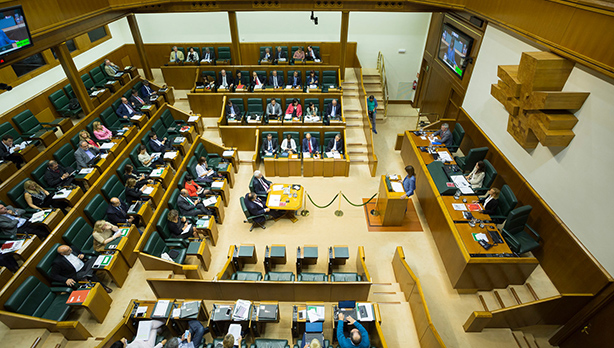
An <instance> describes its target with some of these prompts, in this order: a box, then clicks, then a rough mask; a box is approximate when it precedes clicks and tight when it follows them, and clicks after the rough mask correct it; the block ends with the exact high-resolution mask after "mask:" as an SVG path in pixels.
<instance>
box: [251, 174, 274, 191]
mask: <svg viewBox="0 0 614 348" xmlns="http://www.w3.org/2000/svg"><path fill="white" fill-rule="evenodd" d="M253 181H254V184H253V189H254V192H255V193H256V194H257V195H258V196H263V197H266V196H267V194H268V193H269V192H271V182H270V181H268V180H267V179H266V178H265V177H264V175H262V173H261V172H260V171H259V170H257V171H255V172H254V180H253Z"/></svg>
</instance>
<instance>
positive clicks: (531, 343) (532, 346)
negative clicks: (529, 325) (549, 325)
mask: <svg viewBox="0 0 614 348" xmlns="http://www.w3.org/2000/svg"><path fill="white" fill-rule="evenodd" d="M523 334H524V338H525V340H526V342H527V343H528V344H529V347H530V348H540V347H539V346H538V345H537V343H535V336H533V334H530V333H528V332H523Z"/></svg>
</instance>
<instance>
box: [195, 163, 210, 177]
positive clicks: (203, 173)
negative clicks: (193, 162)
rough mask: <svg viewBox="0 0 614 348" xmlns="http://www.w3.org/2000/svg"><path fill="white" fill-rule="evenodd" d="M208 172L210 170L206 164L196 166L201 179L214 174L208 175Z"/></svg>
mask: <svg viewBox="0 0 614 348" xmlns="http://www.w3.org/2000/svg"><path fill="white" fill-rule="evenodd" d="M208 172H209V170H208V169H207V166H206V165H205V164H202V165H197V166H196V174H198V177H199V178H201V177H203V176H208V175H211V174H212V173H210V174H208Z"/></svg>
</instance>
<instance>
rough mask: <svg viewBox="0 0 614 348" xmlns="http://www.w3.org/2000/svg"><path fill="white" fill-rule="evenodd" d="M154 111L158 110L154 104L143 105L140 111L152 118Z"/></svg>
mask: <svg viewBox="0 0 614 348" xmlns="http://www.w3.org/2000/svg"><path fill="white" fill-rule="evenodd" d="M156 111H158V107H157V106H156V104H149V105H143V107H142V108H141V112H142V113H144V114H145V115H147V118H152V117H153V115H154V114H155V113H156Z"/></svg>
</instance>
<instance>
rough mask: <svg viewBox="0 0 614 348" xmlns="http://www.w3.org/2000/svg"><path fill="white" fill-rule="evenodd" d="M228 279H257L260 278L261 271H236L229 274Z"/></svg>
mask: <svg viewBox="0 0 614 348" xmlns="http://www.w3.org/2000/svg"><path fill="white" fill-rule="evenodd" d="M230 280H242V281H259V280H262V273H260V272H244V271H238V272H235V273H233V274H232V276H230Z"/></svg>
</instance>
